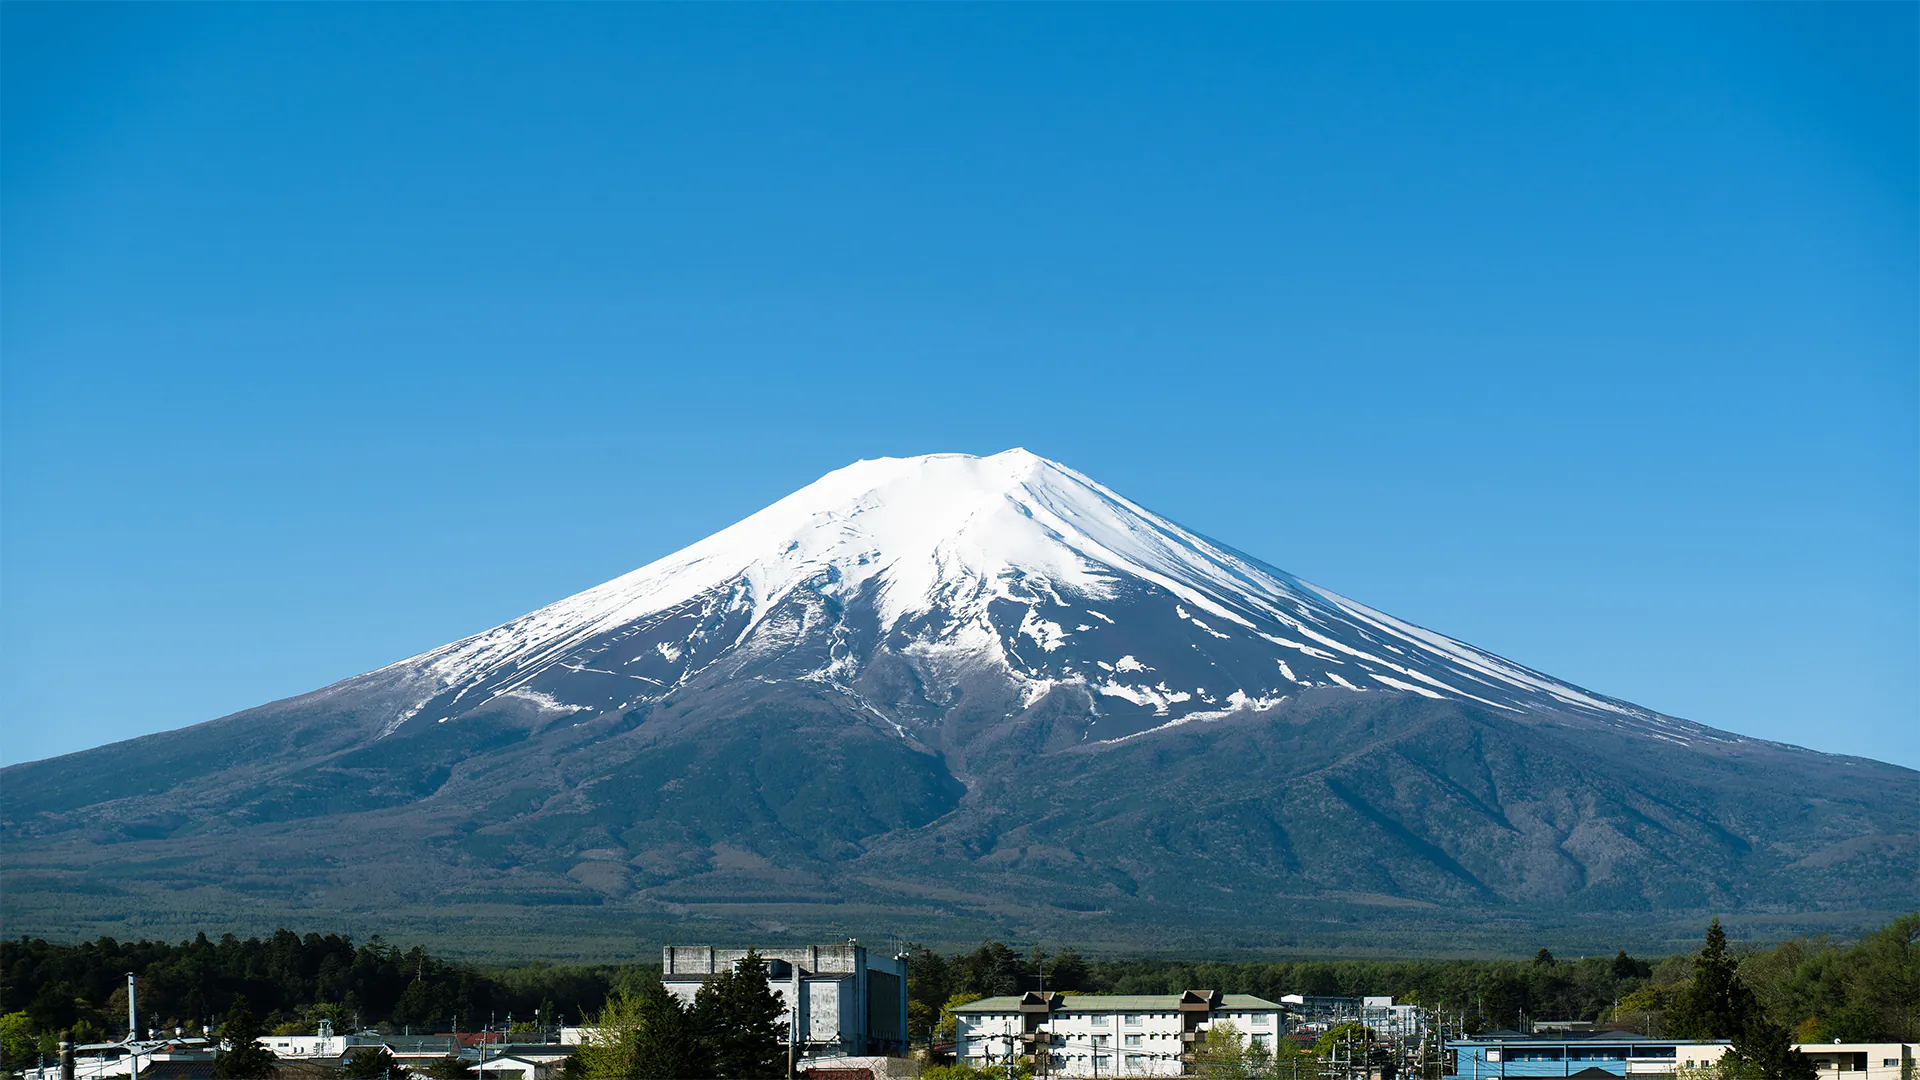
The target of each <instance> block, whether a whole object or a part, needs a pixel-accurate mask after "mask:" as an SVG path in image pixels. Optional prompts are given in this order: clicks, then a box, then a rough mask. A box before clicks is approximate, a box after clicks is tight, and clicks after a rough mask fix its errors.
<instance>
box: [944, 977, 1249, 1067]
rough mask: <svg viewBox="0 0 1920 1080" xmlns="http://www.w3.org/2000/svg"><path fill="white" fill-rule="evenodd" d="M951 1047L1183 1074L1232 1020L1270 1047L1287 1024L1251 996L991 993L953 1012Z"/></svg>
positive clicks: (1060, 1063)
mask: <svg viewBox="0 0 1920 1080" xmlns="http://www.w3.org/2000/svg"><path fill="white" fill-rule="evenodd" d="M953 1016H954V1043H953V1053H954V1057H955V1059H956V1060H958V1061H959V1062H960V1063H961V1064H963V1065H971V1066H973V1067H975V1068H985V1067H987V1066H990V1065H997V1064H1006V1063H1007V1062H1008V1061H1009V1060H1012V1061H1025V1062H1028V1063H1030V1064H1032V1065H1033V1066H1034V1068H1035V1071H1036V1072H1045V1073H1047V1074H1049V1075H1053V1076H1074V1077H1079V1076H1085V1077H1098V1076H1116V1077H1117V1076H1180V1075H1182V1074H1183V1073H1185V1072H1186V1071H1187V1067H1188V1066H1189V1065H1191V1064H1192V1062H1193V1054H1194V1050H1195V1048H1196V1046H1197V1045H1198V1044H1199V1043H1200V1042H1201V1041H1202V1040H1204V1038H1205V1036H1206V1032H1207V1031H1208V1030H1209V1029H1210V1028H1211V1027H1212V1026H1213V1025H1214V1024H1217V1023H1219V1022H1220V1021H1223V1020H1224V1021H1231V1022H1232V1024H1233V1026H1234V1027H1235V1028H1236V1029H1237V1030H1238V1031H1239V1032H1240V1035H1241V1036H1242V1038H1243V1039H1245V1040H1246V1042H1247V1044H1248V1045H1249V1046H1258V1047H1263V1048H1264V1049H1265V1050H1266V1051H1267V1052H1268V1053H1272V1052H1273V1050H1274V1048H1275V1047H1276V1046H1277V1045H1278V1043H1279V1039H1280V1036H1281V1034H1282V1032H1283V1029H1284V1026H1285V1010H1284V1009H1282V1008H1281V1006H1280V1005H1279V1004H1278V1003H1277V1002H1272V1001H1268V1000H1266V999H1265V998H1257V997H1254V996H1253V995H1251V994H1222V993H1220V992H1219V991H1217V990H1189V991H1187V992H1186V993H1184V994H1151V995H1115V996H1104V995H1082V994H1049V993H1030V994H1026V995H1023V996H1021V997H993V998H985V999H983V1000H980V1001H976V1002H973V1003H972V1004H969V1005H962V1006H960V1007H959V1008H956V1009H954V1010H953Z"/></svg>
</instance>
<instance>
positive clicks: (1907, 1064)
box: [1794, 1042, 1920, 1080]
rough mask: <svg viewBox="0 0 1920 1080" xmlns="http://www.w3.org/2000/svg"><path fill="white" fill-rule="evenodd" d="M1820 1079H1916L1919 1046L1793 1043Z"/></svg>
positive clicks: (1919, 1058) (1919, 1057)
mask: <svg viewBox="0 0 1920 1080" xmlns="http://www.w3.org/2000/svg"><path fill="white" fill-rule="evenodd" d="M1794 1048H1795V1049H1797V1050H1799V1051H1800V1052H1801V1053H1803V1054H1805V1055H1807V1056H1808V1057H1810V1058H1812V1059H1813V1067H1814V1068H1816V1069H1819V1070H1820V1075H1821V1076H1822V1077H1834V1078H1836V1080H1838V1078H1839V1077H1840V1076H1842V1075H1843V1074H1844V1075H1845V1077H1846V1080H1916V1078H1920V1043H1843V1042H1835V1043H1796V1044H1795V1046H1794Z"/></svg>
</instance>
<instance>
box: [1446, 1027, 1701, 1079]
mask: <svg viewBox="0 0 1920 1080" xmlns="http://www.w3.org/2000/svg"><path fill="white" fill-rule="evenodd" d="M1447 1050H1448V1053H1447V1060H1446V1066H1447V1076H1448V1077H1449V1078H1452V1077H1464V1078H1465V1080H1494V1078H1498V1077H1529V1076H1558V1077H1569V1076H1579V1077H1588V1078H1594V1080H1597V1078H1601V1077H1608V1076H1671V1075H1673V1073H1674V1072H1675V1070H1677V1069H1703V1068H1707V1067H1709V1066H1711V1065H1713V1064H1714V1063H1716V1062H1718V1061H1719V1060H1720V1055H1722V1054H1724V1053H1726V1052H1727V1044H1726V1042H1724V1041H1717V1042H1716V1041H1703V1040H1695V1039H1651V1038H1648V1037H1646V1036H1644V1035H1640V1034H1638V1033H1636V1032H1632V1031H1563V1032H1555V1033H1540V1034H1534V1035H1528V1034H1525V1033H1523V1032H1517V1031H1490V1032H1487V1033H1486V1034H1483V1035H1476V1036H1473V1037H1470V1038H1465V1039H1459V1040H1455V1041H1453V1042H1451V1043H1449V1044H1448V1047H1447Z"/></svg>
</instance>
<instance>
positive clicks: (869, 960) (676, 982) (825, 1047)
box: [660, 941, 907, 1060]
mask: <svg viewBox="0 0 1920 1080" xmlns="http://www.w3.org/2000/svg"><path fill="white" fill-rule="evenodd" d="M754 951H755V952H756V953H758V954H759V955H760V956H761V957H763V958H764V959H765V960H766V961H767V983H768V985H769V987H770V988H771V989H772V990H773V992H774V994H775V995H777V996H778V997H779V998H780V1001H781V1004H782V1005H783V1006H785V1008H786V1010H787V1030H788V1034H789V1038H790V1039H791V1040H792V1047H793V1052H794V1056H795V1057H796V1058H798V1059H801V1060H808V1059H815V1058H845V1057H870V1056H872V1057H878V1056H886V1055H891V1054H904V1053H906V1050H907V958H906V956H904V955H900V956H881V955H876V954H874V953H871V952H869V951H868V950H867V948H866V947H865V946H863V945H861V944H859V943H858V942H854V941H849V942H847V943H846V944H845V945H810V946H807V947H805V948H799V949H756V950H754ZM746 956H747V950H746V949H717V948H714V947H713V946H711V945H692V946H689V945H669V946H667V947H666V948H664V949H662V950H661V955H660V981H661V982H662V983H664V984H665V985H666V988H667V992H668V993H670V994H672V995H673V996H674V997H676V998H679V999H680V1000H681V1001H682V1002H686V1003H689V1004H691V1003H692V1001H693V998H694V995H695V994H697V993H699V991H700V987H701V985H702V984H704V983H705V982H706V980H708V979H710V978H712V977H713V976H715V975H718V974H720V973H721V972H724V971H730V970H732V969H733V967H734V966H735V965H737V964H738V963H740V961H742V960H744V959H746Z"/></svg>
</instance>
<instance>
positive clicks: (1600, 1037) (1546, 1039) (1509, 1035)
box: [1450, 1028, 1727, 1046]
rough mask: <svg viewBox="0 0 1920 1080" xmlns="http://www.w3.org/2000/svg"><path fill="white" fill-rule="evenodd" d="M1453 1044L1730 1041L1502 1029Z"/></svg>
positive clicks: (1605, 1032)
mask: <svg viewBox="0 0 1920 1080" xmlns="http://www.w3.org/2000/svg"><path fill="white" fill-rule="evenodd" d="M1450 1041H1452V1042H1454V1043H1460V1044H1483V1043H1514V1042H1532V1043H1552V1044H1553V1045H1555V1046H1560V1045H1563V1044H1566V1043H1592V1042H1598V1043H1675V1044H1686V1045H1689V1046H1691V1045H1703V1046H1705V1045H1720V1044H1723V1043H1725V1042H1726V1041H1727V1040H1725V1039H1670V1038H1658V1039H1657V1038H1653V1037H1651V1036H1648V1035H1643V1034H1641V1033H1640V1032H1638V1031H1618V1030H1615V1031H1552V1032H1544V1031H1543V1032H1540V1033H1539V1034H1535V1035H1529V1034H1527V1033H1526V1032H1524V1031H1514V1030H1512V1029H1511V1028H1499V1029H1496V1030H1494V1031H1483V1032H1481V1033H1480V1034H1478V1035H1468V1036H1466V1037H1464V1038H1460V1039H1453V1040H1450Z"/></svg>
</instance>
